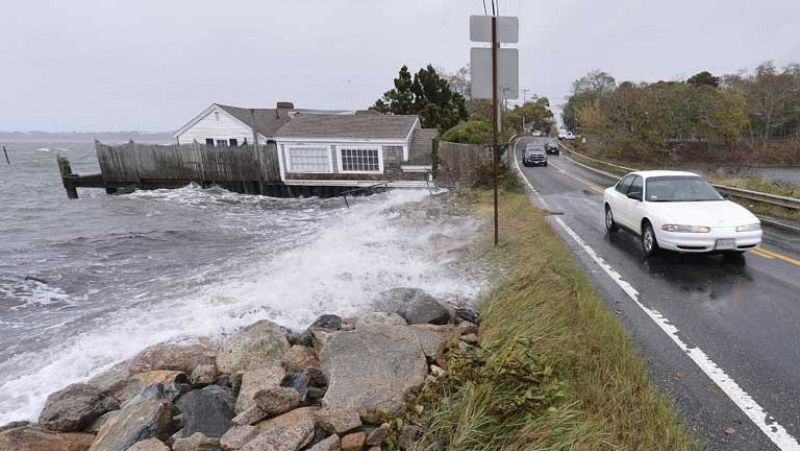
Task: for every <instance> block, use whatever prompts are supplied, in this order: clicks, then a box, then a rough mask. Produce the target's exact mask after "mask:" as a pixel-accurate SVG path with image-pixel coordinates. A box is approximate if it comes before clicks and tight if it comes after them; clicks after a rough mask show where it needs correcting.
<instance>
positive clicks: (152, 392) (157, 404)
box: [90, 384, 172, 451]
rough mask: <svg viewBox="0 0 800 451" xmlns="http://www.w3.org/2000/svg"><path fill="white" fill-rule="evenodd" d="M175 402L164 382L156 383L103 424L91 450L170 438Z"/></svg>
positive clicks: (120, 449)
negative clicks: (166, 390) (168, 393)
mask: <svg viewBox="0 0 800 451" xmlns="http://www.w3.org/2000/svg"><path fill="white" fill-rule="evenodd" d="M171 428H172V403H171V402H170V399H169V397H168V396H167V394H166V393H165V392H164V385H162V384H154V385H151V386H150V387H148V388H147V389H145V390H144V391H142V392H141V393H139V395H137V396H136V397H135V398H133V399H131V400H130V401H128V402H127V403H126V404H125V405H124V406H123V407H122V410H120V412H119V414H118V415H116V416H115V417H113V418H111V419H110V420H109V421H108V422H107V423H106V424H104V425H103V427H102V428H100V432H98V433H97V437H96V438H95V440H94V443H92V446H91V448H90V451H125V450H126V449H128V448H129V447H130V446H132V445H133V444H135V443H136V442H139V441H141V440H146V439H149V438H158V439H161V440H166V439H167V438H169V435H170V432H171Z"/></svg>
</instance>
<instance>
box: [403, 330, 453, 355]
mask: <svg viewBox="0 0 800 451" xmlns="http://www.w3.org/2000/svg"><path fill="white" fill-rule="evenodd" d="M411 329H412V330H413V331H414V333H415V334H416V335H417V340H419V343H420V345H421V346H422V352H424V353H425V355H426V356H428V357H434V356H436V354H437V353H438V352H439V350H440V349H441V347H442V345H444V343H445V342H447V341H453V342H454V341H456V340H457V339H458V336H459V329H456V328H455V327H454V326H451V325H449V324H446V325H435V324H415V325H413V326H411Z"/></svg>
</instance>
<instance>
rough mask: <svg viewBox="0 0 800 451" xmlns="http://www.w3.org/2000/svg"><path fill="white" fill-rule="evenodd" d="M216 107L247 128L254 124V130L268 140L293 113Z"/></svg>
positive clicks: (264, 109)
mask: <svg viewBox="0 0 800 451" xmlns="http://www.w3.org/2000/svg"><path fill="white" fill-rule="evenodd" d="M216 105H217V106H218V107H220V108H222V109H223V110H225V111H227V112H228V113H229V114H230V115H232V116H233V117H235V118H236V119H239V120H240V121H242V122H244V123H245V124H247V125H248V126H251V125H250V124H251V123H252V122H255V128H256V131H257V132H258V133H260V134H261V135H263V136H265V137H267V138H270V137H272V136H275V132H277V131H278V129H280V128H281V126H283V124H285V123H287V122H289V120H290V119H289V112H290V111H294V110H290V109H283V108H252V109H251V108H241V107H238V106H231V105H220V104H216ZM251 110H252V111H253V116H254V120H253V121H252V122H251V119H250V111H251Z"/></svg>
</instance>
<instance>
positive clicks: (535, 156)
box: [522, 143, 547, 166]
mask: <svg viewBox="0 0 800 451" xmlns="http://www.w3.org/2000/svg"><path fill="white" fill-rule="evenodd" d="M524 149H525V150H524V153H523V155H522V164H523V165H525V166H547V151H546V150H545V148H544V146H543V145H542V144H538V143H527V144H525V147H524Z"/></svg>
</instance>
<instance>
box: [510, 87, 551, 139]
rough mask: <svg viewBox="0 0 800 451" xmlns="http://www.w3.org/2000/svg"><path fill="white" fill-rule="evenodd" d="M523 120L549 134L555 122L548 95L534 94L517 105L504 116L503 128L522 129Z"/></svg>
mask: <svg viewBox="0 0 800 451" xmlns="http://www.w3.org/2000/svg"><path fill="white" fill-rule="evenodd" d="M523 120H524V122H525V124H526V125H529V126H530V127H531V128H532V129H533V130H538V131H541V132H542V133H545V134H549V133H550V126H551V125H552V124H553V123H554V122H555V121H554V119H553V112H552V111H551V110H550V101H549V100H548V99H547V97H538V96H533V98H532V99H531V100H529V101H527V102H525V103H524V104H522V105H521V106H520V105H517V106H515V107H514V108H513V109H512V110H509V111H508V112H507V113H506V114H505V117H504V121H503V122H504V126H503V128H504V129H505V128H508V127H511V128H512V129H513V130H515V131H517V132H519V131H522V123H523Z"/></svg>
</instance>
